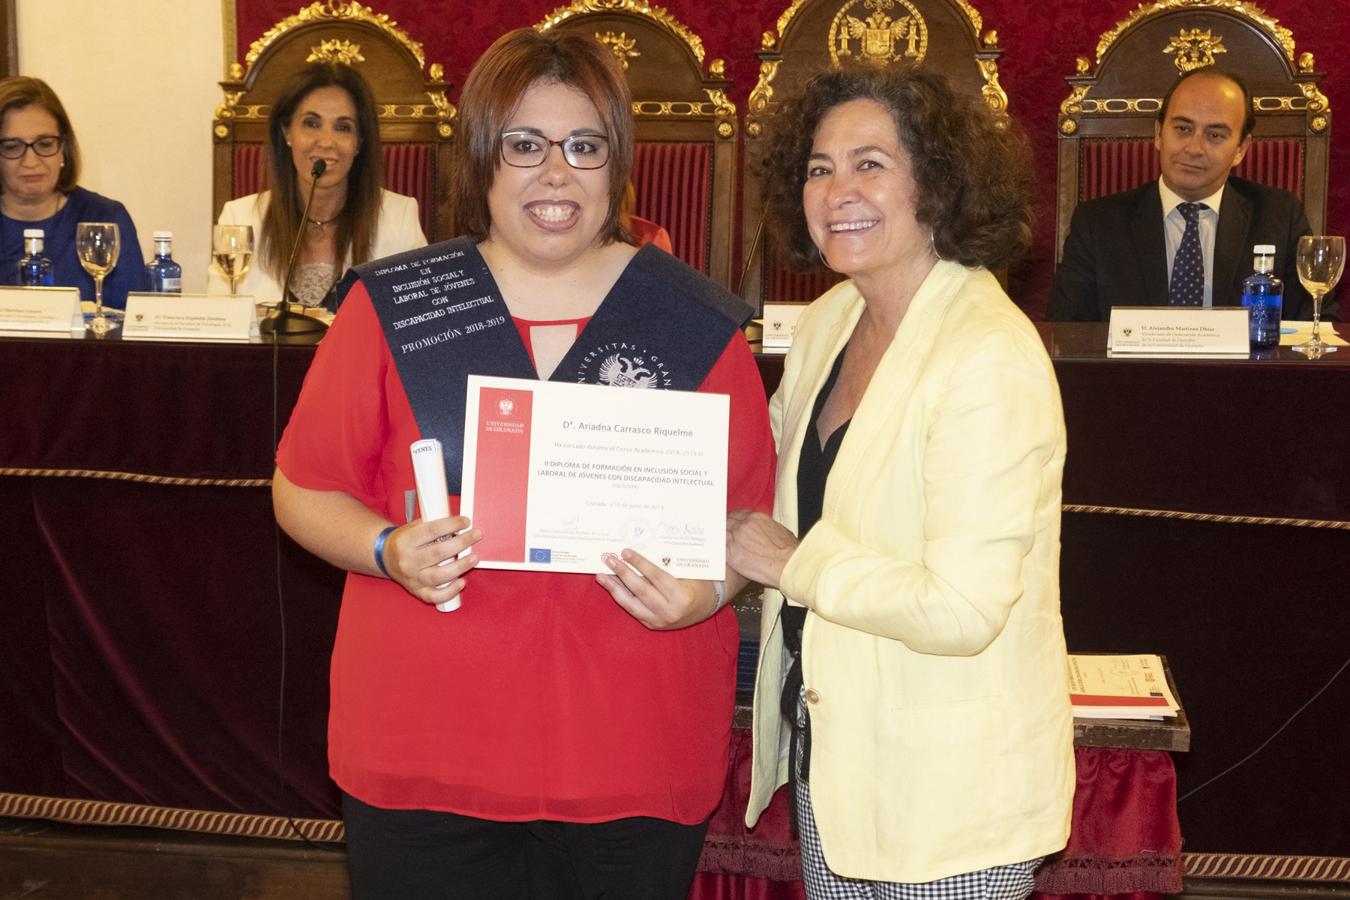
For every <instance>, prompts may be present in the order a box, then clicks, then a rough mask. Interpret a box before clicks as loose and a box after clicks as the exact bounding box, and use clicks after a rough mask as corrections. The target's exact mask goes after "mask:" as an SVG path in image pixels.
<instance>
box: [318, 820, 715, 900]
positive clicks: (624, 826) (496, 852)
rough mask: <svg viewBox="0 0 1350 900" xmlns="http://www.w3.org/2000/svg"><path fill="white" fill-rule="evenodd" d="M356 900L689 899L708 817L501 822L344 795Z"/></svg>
mask: <svg viewBox="0 0 1350 900" xmlns="http://www.w3.org/2000/svg"><path fill="white" fill-rule="evenodd" d="M342 814H343V820H344V822H345V824H346V828H347V872H348V874H349V875H350V877H351V890H352V897H353V898H354V900H374V898H381V900H383V898H389V900H419V898H423V897H425V898H452V897H453V898H461V897H462V898H466V900H469V898H471V900H594V898H604V900H685V898H686V897H688V896H689V886H690V884H692V882H693V880H694V869H695V867H696V866H697V865H698V857H699V853H700V852H701V851H702V849H703V835H704V833H705V832H706V831H707V830H708V823H707V822H704V823H703V824H701V825H680V824H677V823H675V822H667V821H665V820H664V819H651V818H644V817H636V818H629V819H617V820H615V821H613V822H598V823H594V824H579V823H573V822H548V821H536V822H494V821H490V820H487V819H476V818H473V817H471V816H460V815H455V814H454V813H443V812H433V811H431V810H401V809H381V808H378V807H374V806H370V805H369V804H366V803H362V802H361V801H360V800H357V799H356V798H355V797H351V796H348V795H346V794H344V795H343V797H342Z"/></svg>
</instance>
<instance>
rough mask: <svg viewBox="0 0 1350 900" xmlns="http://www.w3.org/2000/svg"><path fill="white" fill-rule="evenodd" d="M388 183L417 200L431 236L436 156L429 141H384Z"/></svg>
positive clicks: (395, 191) (419, 215)
mask: <svg viewBox="0 0 1350 900" xmlns="http://www.w3.org/2000/svg"><path fill="white" fill-rule="evenodd" d="M381 147H382V150H383V153H384V187H385V190H389V191H393V192H394V193H396V194H404V195H406V196H409V197H413V198H415V199H416V200H417V212H418V218H419V219H420V220H421V223H422V233H423V234H425V235H427V238H428V239H430V237H431V219H432V212H434V211H435V208H436V198H435V197H433V196H432V195H431V192H432V174H431V168H432V157H431V145H429V144H383V145H381Z"/></svg>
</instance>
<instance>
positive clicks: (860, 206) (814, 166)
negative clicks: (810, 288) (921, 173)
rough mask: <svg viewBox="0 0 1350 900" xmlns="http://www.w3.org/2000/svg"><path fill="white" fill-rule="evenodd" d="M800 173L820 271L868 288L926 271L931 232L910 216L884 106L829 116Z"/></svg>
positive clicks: (902, 168)
mask: <svg viewBox="0 0 1350 900" xmlns="http://www.w3.org/2000/svg"><path fill="white" fill-rule="evenodd" d="M806 166H807V171H806V183H805V185H804V186H803V187H802V204H803V207H804V209H805V213H806V226H807V230H808V231H809V232H810V234H811V240H812V241H813V242H815V245H816V247H817V248H818V249H819V250H820V253H821V256H822V257H824V259H825V263H826V265H828V266H829V267H830V268H831V269H833V270H835V271H836V272H840V273H842V274H844V275H847V276H849V277H850V278H853V279H855V280H858V281H860V282H867V281H872V282H874V283H883V282H881V281H879V280H878V279H887V280H889V279H892V278H893V277H895V276H897V275H900V274H902V273H904V272H906V271H907V270H908V269H909V268H910V267H913V266H927V267H931V265H932V262H933V260H934V256H933V251H932V238H931V236H930V230H929V229H928V228H927V227H926V226H923V225H921V224H919V222H918V221H917V220H916V219H915V217H914V196H915V193H916V189H915V184H914V176H913V174H912V170H911V168H910V160H909V153H908V152H907V151H906V150H905V148H904V146H903V145H902V144H901V143H900V135H899V132H898V131H897V130H896V127H895V120H894V119H893V118H892V117H891V114H890V113H889V112H888V111H887V109H886V108H885V107H884V106H882V105H881V104H880V103H877V102H876V101H875V100H867V99H860V100H850V101H848V102H847V103H841V104H839V105H838V106H836V107H834V108H833V109H831V110H830V111H829V112H827V113H826V114H825V116H824V117H823V118H822V119H821V120H820V125H819V126H818V127H817V128H816V135H815V139H814V141H812V144H811V155H810V157H809V158H808V159H807V163H806ZM864 293H866V289H865V288H864Z"/></svg>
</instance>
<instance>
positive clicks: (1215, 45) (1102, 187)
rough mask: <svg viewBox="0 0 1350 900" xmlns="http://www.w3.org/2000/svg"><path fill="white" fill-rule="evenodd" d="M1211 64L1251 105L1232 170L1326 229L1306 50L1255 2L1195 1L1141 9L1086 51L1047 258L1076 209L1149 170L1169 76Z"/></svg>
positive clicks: (1320, 101) (1318, 111) (1063, 122)
mask: <svg viewBox="0 0 1350 900" xmlns="http://www.w3.org/2000/svg"><path fill="white" fill-rule="evenodd" d="M1215 64H1218V65H1220V67H1221V68H1223V69H1224V70H1227V71H1231V72H1236V73H1237V74H1239V75H1241V76H1242V77H1243V79H1244V80H1245V81H1246V82H1247V84H1248V87H1249V88H1250V89H1251V92H1252V105H1253V106H1254V107H1255V108H1256V129H1255V131H1254V132H1253V137H1252V146H1251V149H1250V150H1249V151H1248V153H1247V156H1246V158H1245V159H1244V160H1243V161H1242V163H1241V164H1240V165H1239V166H1238V168H1237V174H1238V175H1239V176H1241V177H1243V178H1247V179H1250V180H1252V181H1258V182H1261V183H1262V184H1267V185H1272V186H1274V187H1279V188H1283V189H1284V190H1287V191H1290V192H1292V193H1294V194H1297V195H1299V196H1300V197H1302V198H1303V203H1304V206H1305V208H1306V209H1307V213H1308V220H1309V222H1310V223H1311V224H1312V228H1313V231H1314V232H1320V231H1321V230H1322V229H1323V228H1324V226H1325V224H1326V210H1327V155H1328V151H1329V149H1330V148H1329V143H1330V138H1331V110H1330V107H1329V105H1328V103H1327V98H1326V97H1324V96H1323V95H1322V93H1321V92H1320V91H1319V90H1318V89H1317V85H1318V82H1319V81H1321V79H1322V73H1320V72H1317V71H1314V67H1313V57H1312V54H1311V53H1302V54H1299V55H1298V56H1297V57H1295V53H1294V37H1293V35H1292V34H1291V33H1290V31H1289V29H1287V28H1283V27H1281V26H1280V24H1279V23H1278V22H1277V21H1276V20H1275V19H1273V18H1270V17H1269V16H1266V15H1264V14H1263V13H1261V11H1260V10H1258V9H1256V8H1255V7H1252V6H1249V5H1246V4H1241V3H1230V2H1222V0H1219V2H1205V0H1156V2H1154V3H1151V4H1142V5H1140V6H1139V7H1138V8H1137V9H1136V10H1135V11H1134V12H1132V13H1131V14H1130V15H1129V16H1128V17H1127V18H1125V19H1123V20H1121V21H1120V22H1119V23H1118V24H1117V25H1116V27H1115V28H1113V29H1111V30H1110V31H1107V32H1106V33H1105V34H1103V35H1102V36H1101V40H1100V41H1098V43H1097V54H1096V71H1093V63H1092V62H1091V61H1089V60H1088V59H1086V58H1084V57H1079V59H1078V61H1077V72H1076V73H1075V74H1074V75H1071V76H1069V77H1068V78H1067V79H1066V80H1067V81H1068V82H1069V85H1070V92H1069V96H1068V98H1067V99H1065V100H1064V102H1063V103H1062V104H1060V114H1059V183H1058V188H1057V191H1056V194H1057V199H1056V234H1055V248H1056V249H1055V259H1056V261H1058V260H1059V257H1060V254H1061V253H1062V251H1063V246H1064V238H1065V236H1066V235H1067V234H1068V231H1069V221H1070V219H1071V218H1072V217H1073V211H1074V208H1075V207H1076V206H1077V205H1078V203H1079V202H1081V201H1083V200H1091V199H1093V198H1096V197H1100V196H1103V195H1105V194H1113V193H1117V192H1119V191H1125V190H1129V189H1131V188H1134V187H1138V186H1139V185H1141V184H1143V183H1145V182H1147V181H1151V180H1153V179H1155V178H1157V177H1158V174H1159V164H1158V154H1157V152H1156V151H1155V150H1154V148H1153V125H1154V122H1156V121H1157V116H1158V111H1159V110H1160V109H1161V108H1162V98H1163V96H1164V95H1165V94H1166V93H1167V89H1168V87H1170V86H1171V85H1172V84H1173V83H1174V82H1175V81H1176V79H1177V78H1178V77H1179V75H1180V74H1181V73H1183V72H1188V71H1191V70H1192V69H1198V68H1202V67H1204V66H1211V65H1215Z"/></svg>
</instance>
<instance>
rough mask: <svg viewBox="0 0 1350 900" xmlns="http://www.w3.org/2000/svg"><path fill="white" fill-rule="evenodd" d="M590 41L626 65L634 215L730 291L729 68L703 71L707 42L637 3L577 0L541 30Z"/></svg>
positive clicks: (732, 174)
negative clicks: (576, 35) (651, 224)
mask: <svg viewBox="0 0 1350 900" xmlns="http://www.w3.org/2000/svg"><path fill="white" fill-rule="evenodd" d="M535 27H536V28H538V29H540V30H547V29H555V28H557V29H566V30H571V31H579V32H581V33H584V34H587V35H591V36H593V37H594V38H595V39H596V40H598V41H600V42H601V43H602V44H604V45H605V46H606V47H608V48H609V49H610V50H611V51H612V52H613V53H614V55H615V56H616V57H617V58H618V59H619V61H620V62H621V63H622V64H623V65H624V71H625V72H626V73H627V75H628V85H629V88H630V89H631V90H632V93H633V118H634V120H635V130H636V137H637V148H636V153H635V156H634V161H633V184H634V187H635V188H636V208H635V209H634V212H635V213H636V214H637V215H638V216H640V217H642V218H645V219H649V220H651V221H653V222H656V223H657V224H659V225H661V226H663V227H664V228H665V229H666V230H667V231H668V232H669V233H670V237H671V241H672V243H673V245H674V248H675V255H676V256H678V257H679V258H680V259H683V260H684V261H685V262H687V263H688V264H689V265H690V266H692V267H694V268H695V269H698V270H700V271H702V272H704V273H706V274H707V275H709V276H710V277H712V278H713V279H714V280H715V281H717V282H719V283H720V284H723V285H728V286H729V285H730V284H731V257H732V221H733V215H734V213H735V199H736V190H735V182H736V107H735V106H734V105H733V104H732V103H731V101H729V100H728V99H727V90H728V88H729V87H730V85H731V82H730V81H728V80H727V79H726V77H725V76H724V75H723V63H722V60H720V59H714V60H712V61H711V62H709V63H708V66H707V70H706V71H705V70H704V68H703V55H704V54H703V41H702V40H701V39H700V38H699V37H698V35H696V34H694V33H693V32H691V31H690V30H689V29H688V28H686V27H685V26H684V25H683V24H681V23H680V22H679V20H677V19H676V18H675V17H674V16H672V15H670V14H669V13H667V12H666V11H665V10H663V9H661V8H660V7H656V6H649V5H648V4H646V3H643V2H640V0H575V2H573V3H572V5H571V6H565V7H560V8H558V9H556V10H554V11H553V12H552V13H550V14H549V15H548V17H547V18H545V19H544V21H542V22H540V23H539V24H537V25H536V26H535Z"/></svg>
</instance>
